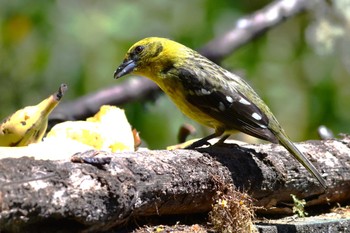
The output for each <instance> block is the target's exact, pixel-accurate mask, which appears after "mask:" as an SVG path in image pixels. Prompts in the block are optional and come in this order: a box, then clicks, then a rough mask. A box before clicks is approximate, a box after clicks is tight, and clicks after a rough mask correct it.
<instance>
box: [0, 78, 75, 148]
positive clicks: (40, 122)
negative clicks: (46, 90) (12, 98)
mask: <svg viewBox="0 0 350 233" xmlns="http://www.w3.org/2000/svg"><path fill="white" fill-rule="evenodd" d="M67 89H68V87H67V85H66V84H61V86H60V88H59V89H58V91H57V92H55V93H54V94H52V95H51V96H49V97H48V98H46V99H45V100H43V101H42V102H40V103H39V104H38V105H35V106H28V107H25V108H23V109H20V110H18V111H17V112H15V113H13V114H12V115H10V116H8V117H7V118H5V119H4V120H3V121H2V122H1V123H0V146H11V147H12V146H27V145H29V144H31V143H36V142H39V141H41V139H42V138H43V136H44V134H45V131H46V129H47V121H48V116H49V114H50V113H51V111H52V110H53V109H54V108H55V107H56V106H57V105H58V104H59V102H60V100H61V99H62V97H63V95H64V93H65V92H66V91H67Z"/></svg>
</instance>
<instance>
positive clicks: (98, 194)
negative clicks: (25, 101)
mask: <svg viewBox="0 0 350 233" xmlns="http://www.w3.org/2000/svg"><path fill="white" fill-rule="evenodd" d="M298 147H300V149H301V150H302V151H304V152H306V154H312V158H311V156H308V157H309V159H310V160H311V161H312V162H313V163H314V164H315V166H316V167H317V168H318V170H319V171H321V172H322V173H323V175H324V177H325V179H326V180H327V183H328V186H329V188H328V190H326V191H324V190H323V188H322V187H321V186H320V185H319V184H318V183H317V181H316V180H315V179H313V178H312V177H311V176H310V175H309V173H308V172H307V171H306V170H305V169H303V168H302V166H300V164H299V163H298V162H296V161H295V160H294V159H291V155H290V154H289V153H288V152H287V151H286V150H284V148H283V147H281V146H279V145H275V144H261V145H244V146H242V147H238V146H232V148H230V147H209V148H205V149H200V150H198V151H194V150H174V151H144V152H135V153H131V152H130V153H115V154H110V153H104V152H96V153H97V154H100V156H111V157H112V159H111V162H110V163H109V164H107V165H103V166H100V168H97V167H95V166H92V165H88V164H75V163H71V162H62V161H44V160H34V159H31V158H26V157H23V158H19V159H2V160H0V168H1V169H0V181H1V185H0V204H1V205H0V207H1V212H0V230H5V231H6V230H7V231H14V232H15V231H17V232H21V231H30V230H32V231H33V229H43V228H44V229H45V227H48V225H50V226H52V225H53V224H54V225H55V226H58V227H57V229H56V230H57V231H59V230H67V228H69V229H72V227H73V228H74V229H80V230H83V229H85V230H87V231H96V230H100V231H103V230H109V229H111V228H113V227H116V226H119V227H121V226H123V224H125V223H126V222H127V221H128V220H129V219H130V218H132V217H142V216H151V215H174V214H190V213H205V212H208V211H209V210H210V209H211V204H212V197H213V195H214V193H215V192H216V191H217V190H218V185H217V184H218V183H222V184H233V185H234V186H235V187H236V188H237V189H238V190H242V191H245V192H248V193H249V195H251V197H253V198H254V199H255V200H256V201H255V205H256V206H263V207H264V208H265V210H264V212H265V213H270V214H271V213H280V214H281V213H283V214H292V207H293V201H292V199H291V197H290V194H295V195H296V196H297V198H300V199H305V200H306V201H307V205H308V206H309V208H311V206H316V205H318V206H320V205H329V204H330V203H345V202H347V201H349V198H350V196H349V195H348V194H349V192H350V172H349V171H350V156H349V155H350V137H349V136H347V137H344V138H343V139H341V140H337V139H333V140H326V141H309V142H306V143H300V144H298ZM62 222H64V223H65V224H60V223H62Z"/></svg>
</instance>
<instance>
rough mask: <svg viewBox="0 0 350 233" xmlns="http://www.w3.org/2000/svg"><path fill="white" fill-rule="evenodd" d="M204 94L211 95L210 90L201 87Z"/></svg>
mask: <svg viewBox="0 0 350 233" xmlns="http://www.w3.org/2000/svg"><path fill="white" fill-rule="evenodd" d="M201 91H202V94H203V95H209V94H210V91H208V90H205V89H204V88H202V89H201Z"/></svg>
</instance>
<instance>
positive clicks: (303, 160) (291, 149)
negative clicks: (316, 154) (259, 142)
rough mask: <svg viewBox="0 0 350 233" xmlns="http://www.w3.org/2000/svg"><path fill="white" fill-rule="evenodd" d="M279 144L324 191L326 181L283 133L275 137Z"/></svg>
mask: <svg viewBox="0 0 350 233" xmlns="http://www.w3.org/2000/svg"><path fill="white" fill-rule="evenodd" d="M276 137H277V138H278V140H279V142H280V144H281V145H282V146H284V147H285V148H286V149H287V150H288V151H289V152H290V153H291V154H292V155H293V156H294V158H295V159H296V160H298V161H299V162H300V163H301V164H302V165H303V166H304V167H305V168H306V169H307V170H308V171H309V172H310V173H311V174H312V175H313V176H314V177H315V178H316V179H317V180H318V181H319V182H320V184H321V185H322V186H323V188H324V189H327V184H326V181H325V180H324V179H323V178H322V176H321V174H320V173H319V172H318V171H317V169H316V168H315V167H314V165H313V164H312V163H311V162H310V161H309V160H308V159H307V158H306V157H305V156H304V155H303V153H301V151H300V150H299V149H298V148H297V147H296V146H295V145H294V143H293V142H291V140H290V139H289V138H288V137H287V136H286V135H284V134H283V133H278V135H276Z"/></svg>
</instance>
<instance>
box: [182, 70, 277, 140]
mask: <svg viewBox="0 0 350 233" xmlns="http://www.w3.org/2000/svg"><path fill="white" fill-rule="evenodd" d="M179 78H180V79H181V80H182V83H183V85H184V87H185V88H187V90H188V91H187V94H186V100H187V101H188V102H189V103H191V104H192V105H193V106H195V107H196V108H198V109H199V110H200V111H201V112H203V113H206V114H207V115H209V116H210V117H212V118H214V119H216V120H217V121H219V122H221V123H222V125H224V127H225V130H228V131H229V130H234V129H235V130H239V131H242V132H244V133H247V134H249V135H252V136H254V137H258V138H261V139H264V140H267V141H270V142H274V143H276V142H278V140H277V139H276V137H275V135H274V134H273V133H272V132H271V130H270V129H269V128H268V126H269V119H268V117H267V116H266V114H264V113H263V112H262V111H261V110H260V109H259V108H258V107H257V106H256V104H254V103H253V102H252V101H250V100H249V99H248V98H247V97H246V96H244V95H243V94H242V93H241V92H240V91H238V90H236V89H235V88H234V87H233V86H226V88H225V87H224V86H220V87H215V85H214V84H211V83H210V81H208V80H210V79H208V78H206V79H205V82H201V80H200V79H198V78H197V76H194V73H193V72H191V71H188V70H180V73H179Z"/></svg>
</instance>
